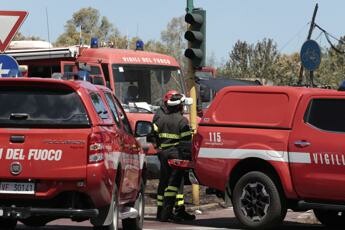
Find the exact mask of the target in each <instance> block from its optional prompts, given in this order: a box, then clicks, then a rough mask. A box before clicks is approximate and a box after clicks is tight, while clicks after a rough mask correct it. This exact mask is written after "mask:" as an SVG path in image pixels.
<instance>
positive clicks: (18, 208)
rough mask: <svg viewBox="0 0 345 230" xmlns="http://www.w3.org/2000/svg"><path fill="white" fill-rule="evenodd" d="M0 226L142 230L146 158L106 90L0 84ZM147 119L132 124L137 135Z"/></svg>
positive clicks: (64, 83) (66, 83) (40, 82)
mask: <svg viewBox="0 0 345 230" xmlns="http://www.w3.org/2000/svg"><path fill="white" fill-rule="evenodd" d="M0 108H1V109H0V143H1V144H0V226H1V227H5V228H10V229H12V228H15V226H16V223H17V221H18V220H19V221H21V222H22V223H24V224H25V225H27V226H34V227H38V226H44V225H45V224H46V223H48V222H49V221H52V220H54V219H58V218H71V219H72V220H73V221H84V220H90V221H91V223H92V224H93V225H94V226H95V229H112V230H113V229H117V225H118V220H119V219H122V225H123V228H124V229H142V227H143V218H144V186H145V180H146V179H145V170H146V164H145V155H144V154H143V151H142V149H141V148H140V145H139V143H138V142H137V141H136V139H135V135H134V133H133V132H132V129H131V127H130V124H129V122H128V120H127V117H126V114H125V112H124V110H123V109H122V107H121V104H120V103H119V101H118V100H117V99H116V97H115V96H114V94H113V93H112V92H111V90H110V89H108V88H106V87H103V86H96V85H93V84H91V83H89V82H86V81H70V80H61V79H60V80H59V79H43V78H25V79H24V78H2V79H0ZM146 123H147V122H144V121H142V122H141V121H138V122H137V127H138V128H137V130H136V134H137V135H139V136H140V135H142V130H145V127H146V126H145V125H147V124H146Z"/></svg>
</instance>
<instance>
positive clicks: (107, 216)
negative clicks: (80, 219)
mask: <svg viewBox="0 0 345 230" xmlns="http://www.w3.org/2000/svg"><path fill="white" fill-rule="evenodd" d="M118 199H119V198H118V191H117V187H116V186H114V192H113V201H112V203H111V204H110V205H109V206H107V207H104V208H101V209H99V214H98V216H97V217H96V219H91V223H92V224H93V225H94V227H93V229H94V230H117V229H118V226H119V200H118Z"/></svg>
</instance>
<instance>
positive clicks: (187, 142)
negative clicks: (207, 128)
mask: <svg viewBox="0 0 345 230" xmlns="http://www.w3.org/2000/svg"><path fill="white" fill-rule="evenodd" d="M184 102H185V96H184V95H183V94H180V93H178V92H177V91H175V90H170V91H168V92H167V93H166V94H165V96H164V98H163V104H162V106H161V107H160V109H159V110H158V111H157V113H156V114H155V116H154V118H153V126H154V131H155V134H156V137H157V138H156V140H157V141H156V142H157V146H158V147H159V149H160V151H159V152H158V158H159V161H160V164H161V167H160V168H161V169H160V178H159V184H158V189H157V220H160V221H183V220H194V219H195V215H191V214H189V213H187V212H186V210H185V206H184V197H183V185H184V180H183V178H184V173H185V172H184V171H183V170H177V169H173V168H171V167H170V166H169V164H168V160H169V159H190V157H191V139H192V133H191V130H190V127H189V124H188V120H187V118H185V117H184V116H183V107H184ZM174 206H175V212H173V209H174Z"/></svg>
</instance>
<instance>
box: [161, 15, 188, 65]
mask: <svg viewBox="0 0 345 230" xmlns="http://www.w3.org/2000/svg"><path fill="white" fill-rule="evenodd" d="M186 29H187V25H186V22H185V21H184V16H180V17H177V18H173V19H172V20H171V21H170V22H169V23H168V25H167V28H166V30H163V31H162V32H161V40H162V44H163V45H165V47H166V49H167V53H168V54H169V55H171V56H173V57H174V58H176V60H177V61H178V62H179V63H180V65H181V66H182V67H183V66H186V64H185V62H186V60H185V58H184V55H183V53H184V49H185V48H186V44H187V42H186V40H185V39H184V33H185V31H186ZM157 44H158V43H157ZM162 44H159V45H160V46H161V48H162ZM162 50H164V49H162Z"/></svg>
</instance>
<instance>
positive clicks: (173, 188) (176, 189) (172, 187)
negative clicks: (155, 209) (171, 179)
mask: <svg viewBox="0 0 345 230" xmlns="http://www.w3.org/2000/svg"><path fill="white" fill-rule="evenodd" d="M165 191H175V192H177V191H178V188H177V187H175V186H168V187H167V188H166V189H165Z"/></svg>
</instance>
